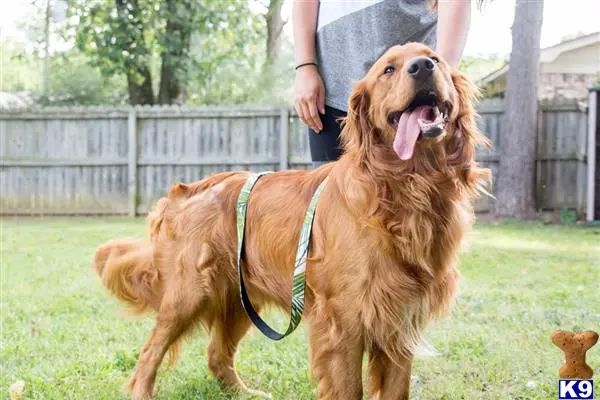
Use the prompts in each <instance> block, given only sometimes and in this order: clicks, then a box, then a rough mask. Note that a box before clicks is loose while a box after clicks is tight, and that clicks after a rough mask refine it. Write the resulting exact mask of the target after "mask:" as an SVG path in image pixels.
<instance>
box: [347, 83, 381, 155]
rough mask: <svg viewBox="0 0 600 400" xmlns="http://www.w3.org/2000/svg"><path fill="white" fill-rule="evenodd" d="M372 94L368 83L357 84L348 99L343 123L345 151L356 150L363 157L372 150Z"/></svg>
mask: <svg viewBox="0 0 600 400" xmlns="http://www.w3.org/2000/svg"><path fill="white" fill-rule="evenodd" d="M369 107H370V96H369V92H368V90H367V87H366V84H365V83H364V82H363V81H361V82H358V84H356V86H355V87H354V89H353V90H352V93H351V94H350V99H349V100H348V114H347V116H346V118H345V119H344V121H343V123H342V133H341V141H342V146H343V147H344V152H350V151H356V152H358V154H359V157H360V158H361V159H366V157H367V156H368V154H369V153H370V152H371V148H372V146H373V139H374V128H373V124H372V123H371V118H370V116H369Z"/></svg>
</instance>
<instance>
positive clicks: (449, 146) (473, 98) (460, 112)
mask: <svg viewBox="0 0 600 400" xmlns="http://www.w3.org/2000/svg"><path fill="white" fill-rule="evenodd" d="M452 83H453V85H454V88H455V90H456V97H455V99H454V101H453V109H452V112H451V115H450V121H451V123H452V129H451V136H450V138H449V140H448V141H447V142H446V154H447V162H448V165H449V166H452V167H455V168H456V169H457V172H458V175H459V177H460V179H461V180H462V181H463V183H465V184H467V185H468V186H472V185H473V184H474V183H475V181H479V179H481V178H485V179H486V180H489V179H490V178H489V176H487V175H489V171H488V170H484V169H482V168H478V167H477V166H476V163H475V148H476V146H484V147H488V148H489V147H491V142H490V141H489V139H488V138H487V137H486V136H485V135H483V133H482V132H481V131H480V130H479V128H478V127H477V122H476V118H477V112H476V110H475V104H476V102H477V101H478V99H479V95H480V93H479V89H478V88H477V87H476V86H475V85H474V84H473V83H472V82H471V81H470V80H469V79H468V78H467V77H466V76H465V75H464V74H462V73H461V72H460V71H458V70H454V71H453V72H452Z"/></svg>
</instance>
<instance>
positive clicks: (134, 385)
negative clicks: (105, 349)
mask: <svg viewBox="0 0 600 400" xmlns="http://www.w3.org/2000/svg"><path fill="white" fill-rule="evenodd" d="M125 392H127V393H128V394H129V397H130V398H131V400H151V399H152V397H153V396H152V389H149V388H148V387H144V386H143V385H140V382H139V381H138V380H137V379H136V377H135V375H134V376H133V377H131V379H130V380H129V382H128V383H127V385H126V386H125Z"/></svg>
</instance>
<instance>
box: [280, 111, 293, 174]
mask: <svg viewBox="0 0 600 400" xmlns="http://www.w3.org/2000/svg"><path fill="white" fill-rule="evenodd" d="M289 144H290V110H289V109H288V108H287V107H282V108H281V114H280V118H279V169H280V170H286V169H288V165H289V164H288V159H289V153H290V146H289Z"/></svg>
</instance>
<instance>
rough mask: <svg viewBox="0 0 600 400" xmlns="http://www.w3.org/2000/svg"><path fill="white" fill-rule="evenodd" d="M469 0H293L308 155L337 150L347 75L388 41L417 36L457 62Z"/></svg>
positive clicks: (361, 69)
mask: <svg viewBox="0 0 600 400" xmlns="http://www.w3.org/2000/svg"><path fill="white" fill-rule="evenodd" d="M470 18H471V0H453V1H450V0H442V1H439V4H438V1H437V0H433V1H432V0H320V1H319V0H294V4H293V10H292V22H293V25H294V26H293V31H294V60H295V64H296V78H295V82H294V106H295V108H296V112H297V113H298V116H299V117H300V119H301V120H302V121H303V122H304V123H305V124H307V125H308V127H309V128H308V134H309V143H310V151H311V157H312V161H313V163H315V164H317V165H318V164H320V163H323V162H328V161H335V160H337V159H338V158H339V157H340V155H341V149H340V147H339V135H340V131H341V129H340V122H339V120H338V119H339V118H342V117H345V116H346V112H347V100H348V96H349V95H350V91H351V90H352V81H355V80H359V79H361V78H362V77H363V76H364V75H365V74H366V73H367V71H368V69H369V68H370V67H371V65H372V64H373V63H374V62H375V60H377V59H378V57H379V56H381V54H383V53H384V52H385V51H386V50H387V49H388V48H389V47H391V46H393V45H398V44H400V45H401V44H405V43H407V42H421V43H423V44H425V45H427V46H429V47H431V48H432V49H436V50H437V52H438V53H439V54H440V55H441V56H442V57H444V58H445V59H446V61H447V62H449V63H450V64H451V65H452V66H453V67H458V65H459V63H460V58H461V56H462V52H463V50H464V47H465V43H466V39H467V34H468V31H469V25H470Z"/></svg>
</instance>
